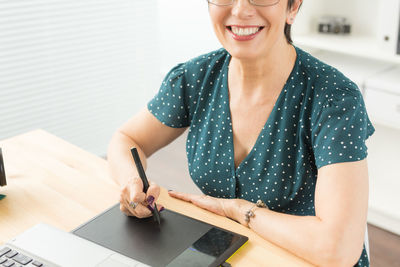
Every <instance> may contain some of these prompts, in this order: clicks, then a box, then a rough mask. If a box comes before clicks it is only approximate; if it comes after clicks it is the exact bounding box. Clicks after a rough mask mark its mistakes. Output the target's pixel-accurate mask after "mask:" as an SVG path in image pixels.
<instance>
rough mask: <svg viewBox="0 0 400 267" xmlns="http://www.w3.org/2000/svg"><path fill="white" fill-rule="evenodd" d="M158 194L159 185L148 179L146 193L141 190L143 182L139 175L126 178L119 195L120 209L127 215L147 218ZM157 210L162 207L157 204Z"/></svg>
mask: <svg viewBox="0 0 400 267" xmlns="http://www.w3.org/2000/svg"><path fill="white" fill-rule="evenodd" d="M159 196H160V187H159V186H158V185H157V184H156V183H153V182H151V181H149V188H148V190H147V193H144V192H143V182H142V180H141V179H140V178H139V177H134V178H131V179H129V180H128V182H127V184H126V185H125V186H124V187H123V188H122V190H121V195H120V200H119V202H120V210H121V211H122V212H123V213H125V214H126V215H128V216H135V217H138V218H147V217H150V216H151V215H152V211H153V209H154V203H155V202H156V201H157V199H158V197H159ZM157 208H158V210H159V211H161V210H163V209H164V207H163V206H161V205H157Z"/></svg>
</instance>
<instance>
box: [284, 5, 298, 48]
mask: <svg viewBox="0 0 400 267" xmlns="http://www.w3.org/2000/svg"><path fill="white" fill-rule="evenodd" d="M294 1H295V0H288V7H287V8H288V9H291V8H292V6H293V3H294ZM300 6H301V5H300ZM291 28H292V25H291V24H287V23H285V30H284V32H285V37H286V41H287V42H288V43H289V44H292V43H293V41H292V36H291V34H290V33H291V32H290V30H291Z"/></svg>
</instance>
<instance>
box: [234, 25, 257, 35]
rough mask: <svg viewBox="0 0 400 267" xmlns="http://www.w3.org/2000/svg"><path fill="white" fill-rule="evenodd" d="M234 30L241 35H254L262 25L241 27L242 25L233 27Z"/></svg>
mask: <svg viewBox="0 0 400 267" xmlns="http://www.w3.org/2000/svg"><path fill="white" fill-rule="evenodd" d="M231 29H232V32H233V33H234V34H236V35H239V36H246V35H252V34H255V33H256V32H258V31H259V30H260V27H250V28H241V27H235V26H232V27H231Z"/></svg>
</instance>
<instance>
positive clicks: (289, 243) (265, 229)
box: [228, 200, 355, 266]
mask: <svg viewBox="0 0 400 267" xmlns="http://www.w3.org/2000/svg"><path fill="white" fill-rule="evenodd" d="M231 203H232V202H231ZM233 203H234V204H233ZM233 203H232V204H233V205H231V206H230V214H228V216H229V217H230V218H232V219H234V220H236V221H238V222H240V223H242V224H246V222H245V221H244V218H245V215H244V214H245V213H246V211H247V210H249V209H250V208H251V207H252V206H253V205H254V204H252V203H250V202H247V201H245V200H236V201H234V202H233ZM254 213H255V217H252V218H251V219H250V222H249V224H248V226H249V227H250V229H252V230H253V231H254V232H256V233H257V234H258V235H260V236H261V237H262V238H264V239H266V240H268V241H270V242H272V243H274V244H276V245H278V246H280V247H282V248H285V249H287V250H289V251H290V252H292V253H293V254H295V255H297V256H299V257H301V258H304V259H306V260H308V261H309V262H311V263H313V264H316V265H319V266H346V265H347V264H348V260H347V255H345V254H344V255H342V252H343V250H342V249H341V248H340V246H339V240H338V235H337V233H335V232H334V231H333V229H331V228H330V227H329V226H328V225H327V224H326V223H325V222H323V221H322V220H321V219H320V218H318V217H316V216H295V215H289V214H284V213H279V212H275V211H271V210H269V209H263V208H257V209H256V210H255V211H254ZM354 263H355V262H354ZM354 263H353V264H354ZM350 265H351V264H350Z"/></svg>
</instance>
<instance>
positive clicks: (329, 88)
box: [147, 47, 374, 266]
mask: <svg viewBox="0 0 400 267" xmlns="http://www.w3.org/2000/svg"><path fill="white" fill-rule="evenodd" d="M295 48H296V53H297V58H296V62H295V65H294V67H293V70H292V72H291V74H290V76H289V78H288V80H287V81H286V83H285V85H284V87H283V89H282V91H281V93H280V95H279V97H278V99H277V101H276V103H275V106H274V108H273V110H272V112H271V114H270V115H269V117H268V120H267V122H266V123H265V125H264V127H263V128H262V129H261V132H260V134H259V136H258V139H257V141H256V143H255V145H254V147H253V148H252V150H251V152H250V153H249V154H248V155H247V157H246V158H245V159H244V160H243V161H242V162H241V163H240V165H239V166H238V167H237V168H235V165H234V150H233V149H234V148H233V135H232V123H231V114H230V109H229V94H228V79H227V78H228V68H229V62H230V59H231V56H230V54H229V53H228V52H227V51H226V50H225V49H223V48H221V49H219V50H217V51H213V52H211V53H208V54H205V55H202V56H199V57H196V58H194V59H192V60H190V61H188V62H185V63H182V64H179V65H177V66H176V67H174V68H173V69H172V70H171V71H170V72H169V73H168V74H167V75H166V77H165V79H164V81H163V82H162V85H161V88H160V90H159V92H158V93H157V94H156V95H155V97H154V98H153V99H152V100H151V101H150V102H149V103H148V106H147V107H148V110H149V111H150V112H151V113H152V114H153V115H154V116H155V117H156V118H157V119H158V120H159V121H160V122H162V123H163V124H165V125H167V126H170V127H174V128H181V127H189V132H188V137H187V142H186V151H187V159H188V165H189V173H190V175H191V178H192V179H193V181H194V182H195V183H196V185H197V186H198V187H199V188H200V189H201V190H202V191H203V193H204V194H207V195H211V196H215V197H221V198H242V199H246V200H248V201H252V202H256V201H257V200H258V199H261V200H263V201H264V202H265V203H266V204H267V205H268V207H269V208H270V209H271V210H274V211H277V212H283V213H288V214H294V215H315V209H314V194H315V185H316V180H317V174H318V169H319V168H321V167H323V166H325V165H329V164H333V163H339V162H350V161H359V160H362V159H364V158H365V157H366V156H367V147H366V145H365V140H366V139H367V138H368V137H369V136H370V135H372V134H373V132H374V128H373V126H372V125H371V122H370V120H369V118H368V115H367V112H366V109H365V104H364V101H363V98H362V95H361V93H360V91H359V89H358V87H357V86H356V84H354V83H353V82H352V81H350V80H349V79H348V78H346V77H345V76H344V75H343V74H342V73H341V72H339V71H338V70H336V69H335V68H333V67H331V66H329V65H327V64H325V63H323V62H321V61H319V60H318V59H316V58H314V57H313V56H311V55H310V54H308V53H306V52H305V51H303V50H301V49H300V48H297V47H295ZM358 264H359V266H368V265H369V263H368V258H367V255H366V252H365V249H364V251H363V255H362V256H361V258H360V260H359V263H358Z"/></svg>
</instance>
